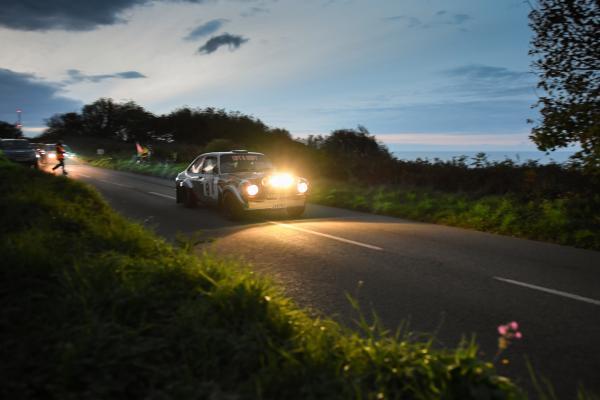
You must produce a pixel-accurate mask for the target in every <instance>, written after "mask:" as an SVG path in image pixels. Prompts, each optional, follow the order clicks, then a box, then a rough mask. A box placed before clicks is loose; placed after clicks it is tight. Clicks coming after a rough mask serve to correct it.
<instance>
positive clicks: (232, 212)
mask: <svg viewBox="0 0 600 400" xmlns="http://www.w3.org/2000/svg"><path fill="white" fill-rule="evenodd" d="M223 211H224V213H225V216H226V217H227V219H229V220H231V221H239V220H240V219H242V217H243V216H244V209H243V208H242V205H241V204H240V202H239V201H238V199H237V198H236V197H235V195H234V194H233V193H231V192H226V193H225V195H224V196H223Z"/></svg>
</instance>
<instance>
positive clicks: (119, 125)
mask: <svg viewBox="0 0 600 400" xmlns="http://www.w3.org/2000/svg"><path fill="white" fill-rule="evenodd" d="M154 118H155V117H154V115H152V114H151V113H149V112H148V111H146V110H145V109H144V108H143V107H142V106H140V105H138V104H136V103H135V102H133V101H129V102H126V103H115V102H114V101H113V100H112V99H107V98H101V99H99V100H96V101H95V102H93V103H92V104H87V105H85V106H84V107H83V110H82V113H81V123H82V127H83V130H84V131H85V133H86V134H87V135H88V136H100V137H103V138H114V139H119V140H122V141H129V142H132V141H135V140H143V141H145V140H149V139H150V138H151V137H153V135H154V132H153V127H152V125H153V122H154Z"/></svg>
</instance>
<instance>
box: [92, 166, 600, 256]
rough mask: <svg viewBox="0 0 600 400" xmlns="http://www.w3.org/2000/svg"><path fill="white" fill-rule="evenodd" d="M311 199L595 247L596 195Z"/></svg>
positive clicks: (315, 190)
mask: <svg viewBox="0 0 600 400" xmlns="http://www.w3.org/2000/svg"><path fill="white" fill-rule="evenodd" d="M90 164H91V165H94V166H98V167H103V168H111V169H118V170H122V171H131V172H138V173H144V174H149V175H155V176H162V177H166V178H173V177H175V176H176V175H177V173H179V172H181V171H183V170H184V169H185V167H186V166H187V165H185V164H141V165H140V164H136V163H134V162H132V161H130V160H118V159H110V158H104V159H96V160H92V161H90ZM310 201H311V202H313V203H318V204H323V205H329V206H334V207H342V208H348V209H352V210H358V211H366V212H371V213H376V214H383V215H390V216H394V217H402V218H409V219H413V220H417V221H424V222H432V223H438V224H444V225H451V226H458V227H463V228H470V229H477V230H480V231H485V232H493V233H499V234H503V235H509V236H516V237H521V238H527V239H535V240H542V241H547V242H553V243H558V244H563V245H569V246H575V247H581V248H586V249H593V250H600V214H598V211H597V210H598V209H600V194H596V195H595V196H592V197H589V196H588V197H582V196H581V195H575V194H568V193H567V194H565V195H564V196H563V197H560V198H554V199H538V198H533V199H524V198H523V197H518V196H516V195H511V194H507V195H504V196H498V195H486V196H477V197H476V196H473V195H471V194H468V193H447V192H441V191H435V190H430V189H426V188H399V187H392V186H385V185H382V186H370V187H369V186H365V185H364V184H349V183H343V182H339V181H327V180H317V181H314V182H311V194H310Z"/></svg>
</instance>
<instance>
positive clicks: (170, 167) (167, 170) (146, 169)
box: [90, 157, 188, 179]
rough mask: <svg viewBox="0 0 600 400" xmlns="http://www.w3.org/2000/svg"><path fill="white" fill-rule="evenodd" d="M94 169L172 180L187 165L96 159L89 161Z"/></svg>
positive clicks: (106, 158) (107, 158) (108, 158)
mask: <svg viewBox="0 0 600 400" xmlns="http://www.w3.org/2000/svg"><path fill="white" fill-rule="evenodd" d="M90 165H93V166H94V167H101V168H109V169H116V170H118V171H128V172H136V173H140V174H146V175H152V176H159V177H161V178H169V179H174V178H175V177H176V176H177V174H178V173H180V172H181V171H183V170H184V169H186V168H187V166H188V164H173V163H165V162H161V163H139V162H136V160H134V159H128V160H123V159H113V158H110V157H103V158H97V159H93V160H91V161H90Z"/></svg>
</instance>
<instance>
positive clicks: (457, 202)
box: [310, 181, 600, 250]
mask: <svg viewBox="0 0 600 400" xmlns="http://www.w3.org/2000/svg"><path fill="white" fill-rule="evenodd" d="M310 201H312V202H315V203H319V204H324V205H330V206H335V207H342V208H348V209H353V210H359V211H366V212H371V213H376V214H384V215H390V216H394V217H402V218H408V219H413V220H417V221H424V222H433V223H439V224H444V225H452V226H458V227H463V228H471V229H477V230H480V231H486V232H493V233H499V234H503V235H510V236H517V237H522V238H529V239H535V240H543V241H548V242H554V243H558V244H563V245H570V246H576V247H582V248H587V249H594V250H600V214H599V213H598V209H599V208H598V207H600V195H599V194H596V195H595V197H594V198H589V197H585V198H584V197H581V196H576V195H571V196H565V197H562V198H554V199H551V198H535V197H534V198H530V199H527V198H523V197H519V196H516V195H514V194H506V195H503V196H501V195H483V196H476V195H473V194H469V193H447V192H441V191H435V190H431V189H427V188H422V187H412V188H403V187H399V186H385V185H381V186H370V187H365V186H364V185H359V184H348V183H341V182H335V181H333V182H332V181H316V182H313V183H312V186H311V195H310ZM596 206H598V207H596Z"/></svg>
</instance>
